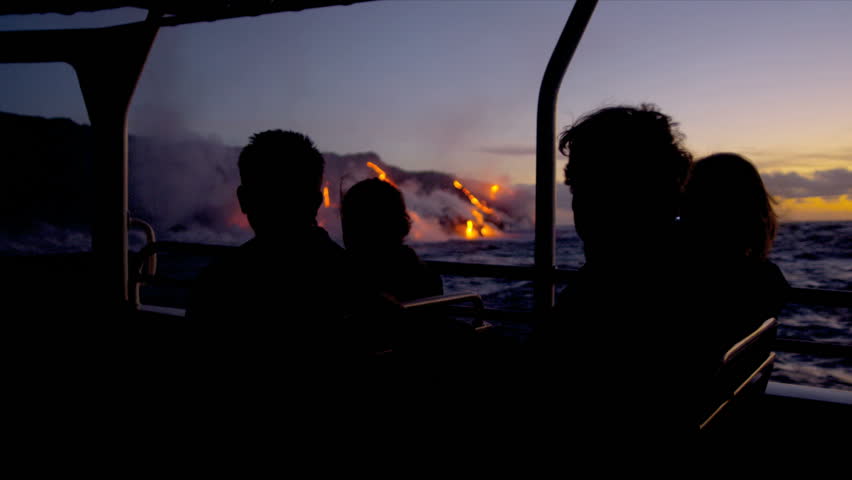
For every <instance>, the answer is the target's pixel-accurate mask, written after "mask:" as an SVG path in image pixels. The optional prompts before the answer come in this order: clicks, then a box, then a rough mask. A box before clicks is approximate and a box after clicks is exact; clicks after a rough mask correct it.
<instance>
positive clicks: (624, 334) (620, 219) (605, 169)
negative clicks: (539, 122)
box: [531, 105, 691, 433]
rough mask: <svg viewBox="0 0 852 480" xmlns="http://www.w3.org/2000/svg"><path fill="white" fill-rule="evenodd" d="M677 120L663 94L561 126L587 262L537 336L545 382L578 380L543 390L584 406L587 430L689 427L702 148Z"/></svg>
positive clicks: (576, 407) (568, 179) (569, 405)
mask: <svg viewBox="0 0 852 480" xmlns="http://www.w3.org/2000/svg"><path fill="white" fill-rule="evenodd" d="M675 127H676V124H675V123H674V122H673V121H672V119H671V118H670V117H669V116H667V115H665V114H663V113H661V112H659V111H658V110H656V109H655V107H654V106H652V105H641V106H639V107H629V106H617V107H607V108H603V109H600V110H597V111H595V112H592V113H590V114H588V115H586V116H584V117H582V118H580V119H579V120H578V121H577V122H576V123H574V124H573V125H572V126H570V127H569V128H567V129H565V130H564V131H563V132H562V134H561V136H560V138H559V149H560V151H561V152H562V153H563V154H564V155H566V156H567V157H568V164H567V165H566V167H565V183H566V184H567V185H568V186H569V187H570V190H571V193H572V209H573V213H574V223H575V228H576V230H577V234H578V235H579V236H580V238H581V240H582V241H583V247H584V252H585V257H586V262H585V264H584V265H583V266H582V268H581V269H580V270H579V272H578V274H577V275H576V276H575V277H574V278H573V279H572V280H571V281H570V282H569V284H568V286H567V287H566V288H565V289H564V290H563V291H562V292H561V293H560V294H559V296H558V298H557V303H556V308H555V309H554V314H553V316H552V318H551V319H549V321H548V322H545V323H544V324H542V325H540V326H538V327H537V329H536V331H535V332H534V334H533V336H532V344H531V345H532V347H533V348H534V350H535V352H536V354H537V355H541V356H542V357H541V358H540V360H541V361H540V362H539V366H540V367H541V370H542V371H543V372H544V373H543V383H544V388H551V389H555V388H557V387H556V386H553V385H551V384H555V385H558V388H561V389H566V391H567V392H568V393H566V394H564V395H562V394H559V393H555V394H553V395H549V394H547V393H546V394H543V396H551V397H552V398H559V399H561V400H562V401H564V402H565V403H566V405H563V406H562V408H563V409H565V410H564V411H580V412H584V416H583V417H582V418H580V419H579V421H580V423H583V422H588V423H586V424H585V427H586V428H587V429H589V430H587V432H589V431H594V432H608V431H611V429H618V430H620V431H625V430H627V431H634V432H633V433H635V430H636V429H639V430H644V429H647V428H650V427H651V426H653V427H654V428H658V429H660V430H661V431H663V430H666V429H671V430H679V431H683V430H684V428H686V427H685V423H684V422H685V421H686V418H687V417H686V415H687V414H686V412H680V411H679V409H680V408H681V407H679V406H678V402H683V401H684V399H685V398H687V397H688V394H689V392H690V389H689V387H688V386H686V385H683V377H682V375H681V373H683V372H682V370H683V369H685V368H686V367H685V365H684V359H683V358H682V357H683V355H684V353H685V352H684V350H685V344H686V343H688V342H690V341H691V338H690V337H689V336H688V335H685V334H684V332H683V331H682V327H683V325H684V324H685V323H686V322H687V321H688V320H686V319H682V318H680V313H681V309H682V308H683V305H682V303H681V302H682V299H683V296H682V293H681V292H682V289H681V288H680V284H681V283H682V281H683V278H682V272H680V271H679V269H678V268H677V267H678V260H679V256H680V253H679V252H680V249H679V242H678V239H677V235H676V227H675V223H676V222H675V220H676V216H677V212H678V207H679V199H680V195H681V193H682V186H683V183H684V181H685V180H686V176H687V172H688V171H689V166H690V163H691V155H690V153H689V152H688V151H687V150H686V149H685V148H684V147H683V146H682V144H681V138H682V135H681V134H680V133H679V132H678V131H677V130H676V128H675ZM572 407H574V408H573V409H572ZM575 420H578V419H575Z"/></svg>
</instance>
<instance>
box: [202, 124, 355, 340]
mask: <svg viewBox="0 0 852 480" xmlns="http://www.w3.org/2000/svg"><path fill="white" fill-rule="evenodd" d="M238 165H239V170H240V179H241V184H240V186H239V187H238V189H237V197H238V199H239V204H240V208H241V209H242V211H243V213H245V214H246V216H247V218H248V222H249V224H250V225H251V228H252V229H253V230H254V233H255V236H254V238H252V239H251V240H249V241H248V242H246V243H245V244H243V245H242V246H240V247H239V248H238V249H236V251H234V252H233V253H232V254H230V255H228V256H226V257H225V258H222V259H220V260H219V261H218V262H216V263H214V264H212V265H211V266H210V267H208V268H207V269H206V270H205V271H204V272H203V273H202V275H201V276H200V277H199V279H198V281H197V285H196V288H195V289H194V291H193V292H192V295H191V299H190V305H189V308H188V311H187V317H189V318H191V319H193V320H200V321H204V322H227V324H230V325H233V326H234V328H235V331H237V330H239V331H248V330H255V333H256V335H254V336H253V337H254V340H250V341H269V342H274V343H275V345H276V347H275V348H276V349H278V351H281V352H288V351H290V352H295V351H307V350H315V351H317V352H320V351H326V350H329V349H332V348H335V345H333V342H331V341H330V339H329V336H328V334H330V333H331V334H333V333H334V332H335V331H337V329H338V328H339V325H340V324H341V322H342V319H343V315H344V313H345V312H344V305H345V303H346V302H345V301H344V297H345V294H346V290H347V289H346V278H347V277H346V272H345V259H344V251H343V248H341V247H340V246H339V245H337V244H336V243H334V242H333V241H332V240H331V239H330V238H329V236H328V234H327V232H326V231H325V230H324V229H322V228H321V227H319V226H317V222H316V214H317V209H318V208H319V206H320V204H321V202H322V199H323V197H322V192H321V184H322V179H323V170H324V166H325V161H324V159H323V157H322V155H321V154H320V152H319V151H318V150H317V148H316V147H315V146H314V143H313V142H312V141H311V139H310V138H308V137H307V136H305V135H302V134H300V133H296V132H291V131H282V130H269V131H264V132H260V133H257V134H255V135H253V136H252V137H251V140H250V142H249V143H248V145H246V146H245V147H244V148H243V150H242V152H241V153H240V157H239V163H238Z"/></svg>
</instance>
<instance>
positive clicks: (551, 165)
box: [535, 0, 598, 312]
mask: <svg viewBox="0 0 852 480" xmlns="http://www.w3.org/2000/svg"><path fill="white" fill-rule="evenodd" d="M597 3H598V0H577V2H576V3H575V4H574V8H573V9H572V10H571V15H570V16H569V17H568V21H567V22H565V27H564V28H563V29H562V34H561V35H560V36H559V41H557V42H556V47H554V49H553V54H551V56H550V61H549V62H547V68H546V69H545V71H544V78H543V79H542V80H541V88H540V89H539V92H538V115H537V118H536V169H535V173H536V177H535V178H536V181H535V270H536V281H535V308H536V311H538V312H546V311H548V310H550V308H551V307H553V301H554V297H555V291H554V270H555V268H556V230H555V224H556V213H555V212H556V100H557V98H558V96H559V87H560V85H561V84H562V78H563V77H564V76H565V71H566V70H567V69H568V64H569V63H570V62H571V58H572V57H573V56H574V51H575V50H576V49H577V45H578V44H579V43H580V39H581V38H582V37H583V32H584V31H585V30H586V25H588V23H589V19H590V18H591V17H592V13H593V12H594V10H595V6H596V5H597Z"/></svg>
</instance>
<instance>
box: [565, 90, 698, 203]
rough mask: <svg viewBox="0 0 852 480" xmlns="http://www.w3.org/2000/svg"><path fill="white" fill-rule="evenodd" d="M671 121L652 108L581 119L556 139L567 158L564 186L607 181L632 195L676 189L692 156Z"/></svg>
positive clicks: (617, 108) (619, 108)
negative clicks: (626, 187)
mask: <svg viewBox="0 0 852 480" xmlns="http://www.w3.org/2000/svg"><path fill="white" fill-rule="evenodd" d="M676 127H677V124H676V123H675V122H673V121H672V119H671V117H669V116H668V115H665V114H663V113H661V112H660V111H659V110H658V109H657V107H656V106H654V105H651V104H642V105H640V106H639V107H638V108H636V107H630V106H615V107H606V108H602V109H600V110H597V111H594V112H592V113H590V114H587V115H585V116H583V117H582V118H580V119H579V120H578V121H577V122H575V123H574V124H573V125H571V126H570V127H568V128H566V129H565V130H564V131H563V132H562V133H561V135H560V136H559V151H560V152H561V153H562V154H563V155H565V156H567V157H568V159H569V160H568V164H567V165H566V166H565V184H566V185H568V186H570V187H571V189H572V191H573V190H574V188H575V187H577V185H581V184H586V183H587V181H588V182H589V183H594V184H598V185H599V184H600V183H601V182H602V179H604V178H606V179H607V180H608V182H611V183H614V184H620V185H622V186H623V185H632V187H631V190H639V189H642V188H644V187H645V186H657V185H659V184H662V185H664V186H666V187H667V188H676V189H678V190H679V189H680V188H681V187H682V185H683V183H684V181H685V180H686V176H687V173H688V171H689V166H690V164H691V162H692V155H691V154H690V153H689V152H688V151H687V150H686V148H684V147H683V145H682V141H683V135H682V134H681V133H680V132H679V131H678V130H677V129H676Z"/></svg>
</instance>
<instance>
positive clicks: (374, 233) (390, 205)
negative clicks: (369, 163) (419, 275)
mask: <svg viewBox="0 0 852 480" xmlns="http://www.w3.org/2000/svg"><path fill="white" fill-rule="evenodd" d="M340 218H341V222H342V225H343V244H344V245H345V246H346V248H347V249H352V250H364V249H381V248H385V247H392V246H395V245H401V244H402V242H403V240H405V237H406V236H407V235H408V232H409V231H411V218H410V217H409V216H408V212H407V211H406V209H405V200H404V199H403V197H402V192H400V191H399V190H397V189H396V187H394V186H393V185H391V184H389V183H387V182H384V181H382V180H379V179H378V178H370V179H367V180H362V181H360V182H358V183H356V184H355V185H353V186H352V187H351V188H350V189H349V190H347V191H346V193H345V194H344V195H343V201H342V202H341V207H340Z"/></svg>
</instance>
